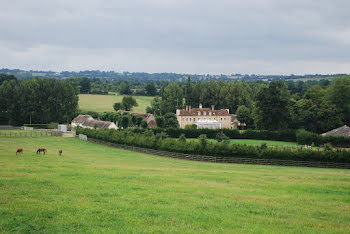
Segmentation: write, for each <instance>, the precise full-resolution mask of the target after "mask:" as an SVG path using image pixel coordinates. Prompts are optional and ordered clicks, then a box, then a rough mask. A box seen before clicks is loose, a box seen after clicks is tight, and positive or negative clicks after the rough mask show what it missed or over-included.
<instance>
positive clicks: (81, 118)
mask: <svg viewBox="0 0 350 234" xmlns="http://www.w3.org/2000/svg"><path fill="white" fill-rule="evenodd" d="M72 123H77V124H81V125H83V126H86V127H92V128H94V127H95V126H96V127H97V128H108V127H109V126H110V125H111V124H113V123H112V122H108V121H102V120H95V119H94V118H92V117H91V116H90V115H78V116H77V117H76V118H75V119H73V120H72Z"/></svg>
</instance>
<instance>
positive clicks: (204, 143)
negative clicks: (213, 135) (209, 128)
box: [198, 134, 208, 153]
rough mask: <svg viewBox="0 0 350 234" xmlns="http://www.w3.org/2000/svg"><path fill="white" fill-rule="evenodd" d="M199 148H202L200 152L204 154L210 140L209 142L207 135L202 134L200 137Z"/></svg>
mask: <svg viewBox="0 0 350 234" xmlns="http://www.w3.org/2000/svg"><path fill="white" fill-rule="evenodd" d="M198 139H199V146H200V150H201V152H202V153H204V152H205V150H206V148H207V145H208V140H207V135H206V134H201V135H200V136H199V137H198Z"/></svg>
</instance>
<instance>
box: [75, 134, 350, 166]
mask: <svg viewBox="0 0 350 234" xmlns="http://www.w3.org/2000/svg"><path fill="white" fill-rule="evenodd" d="M153 130H154V129H152V130H151V129H147V130H146V131H145V130H144V129H139V133H136V132H135V131H131V130H119V131H116V130H112V129H100V130H94V129H86V128H77V134H79V133H82V134H85V135H87V136H88V137H91V138H96V139H100V140H104V141H108V142H113V143H117V144H124V145H131V146H138V147H144V148H151V149H156V150H164V151H170V152H179V153H185V154H202V155H211V156H220V157H242V158H262V159H264V158H265V159H281V160H300V161H324V162H347V163H350V151H347V150H343V149H332V148H331V147H330V146H329V145H328V146H326V150H312V149H304V148H298V149H295V148H294V149H290V148H274V147H266V145H265V144H262V145H260V146H248V145H240V144H229V143H228V142H227V141H222V142H208V140H207V136H206V135H205V134H201V135H200V137H199V141H186V142H183V141H180V140H177V139H173V138H168V137H167V134H166V133H164V132H162V131H158V132H157V133H156V134H155V132H154V131H153ZM301 133H303V132H301ZM303 134H304V135H306V134H307V133H303ZM182 136H184V135H182ZM306 136H308V135H306ZM181 138H183V137H181Z"/></svg>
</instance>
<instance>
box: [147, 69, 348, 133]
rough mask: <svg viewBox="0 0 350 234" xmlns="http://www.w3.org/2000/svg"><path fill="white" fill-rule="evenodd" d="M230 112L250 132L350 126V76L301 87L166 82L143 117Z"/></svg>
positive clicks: (295, 84)
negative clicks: (190, 110) (189, 110)
mask: <svg viewBox="0 0 350 234" xmlns="http://www.w3.org/2000/svg"><path fill="white" fill-rule="evenodd" d="M199 104H202V105H203V107H210V106H211V105H215V107H216V109H221V108H222V109H229V110H230V113H231V114H234V113H236V114H237V118H238V120H239V121H241V122H245V123H247V124H248V126H249V127H250V128H256V129H265V130H282V129H299V128H304V129H306V130H308V131H312V132H324V131H328V130H330V129H333V128H336V127H339V126H341V125H343V124H350V77H349V76H348V77H337V78H335V79H333V80H332V81H326V80H321V81H313V82H309V83H305V82H302V81H298V82H286V81H281V80H280V81H273V82H270V83H267V82H246V81H229V82H223V81H219V82H216V81H209V82H191V79H190V78H188V80H187V83H186V84H181V83H176V82H173V83H170V84H169V85H168V86H163V87H162V88H161V90H160V97H156V98H154V99H153V101H152V103H151V106H150V107H147V112H148V113H153V114H155V115H158V116H162V115H165V114H166V113H175V111H176V109H182V108H184V106H185V105H189V106H192V107H198V105H199Z"/></svg>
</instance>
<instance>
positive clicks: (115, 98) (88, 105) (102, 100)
mask: <svg viewBox="0 0 350 234" xmlns="http://www.w3.org/2000/svg"><path fill="white" fill-rule="evenodd" d="M133 97H134V98H135V99H136V102H137V104H138V106H136V107H134V108H133V110H132V111H134V112H140V113H146V107H147V106H151V101H152V100H153V98H154V97H147V96H133ZM122 99H123V95H119V94H113V95H99V94H79V109H80V110H82V111H95V112H108V111H114V109H113V104H114V103H116V102H121V101H122Z"/></svg>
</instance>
